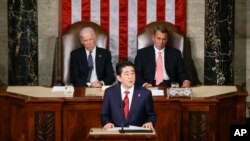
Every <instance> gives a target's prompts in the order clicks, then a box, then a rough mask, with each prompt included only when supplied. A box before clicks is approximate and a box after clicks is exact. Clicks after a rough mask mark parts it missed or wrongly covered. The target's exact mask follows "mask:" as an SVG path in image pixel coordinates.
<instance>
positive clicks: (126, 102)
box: [101, 61, 156, 129]
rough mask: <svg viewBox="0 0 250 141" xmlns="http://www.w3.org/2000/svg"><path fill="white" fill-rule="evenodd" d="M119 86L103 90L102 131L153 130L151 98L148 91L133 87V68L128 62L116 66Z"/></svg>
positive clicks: (154, 116) (153, 119)
mask: <svg viewBox="0 0 250 141" xmlns="http://www.w3.org/2000/svg"><path fill="white" fill-rule="evenodd" d="M116 73H117V80H118V81H119V84H117V85H114V86H112V87H109V88H107V89H106V90H105V93H104V99H103V106H102V111H101V123H102V125H103V128H104V129H109V128H113V127H127V126H129V125H133V126H142V127H144V128H150V129H153V125H155V123H156V114H155V112H154V105H153V98H152V93H151V91H150V90H148V89H146V88H143V87H142V86H135V85H134V84H135V78H136V77H135V75H136V74H135V67H134V64H133V63H131V62H129V61H124V62H120V63H118V64H117V65H116Z"/></svg>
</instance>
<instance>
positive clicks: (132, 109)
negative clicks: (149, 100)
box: [128, 87, 141, 119]
mask: <svg viewBox="0 0 250 141" xmlns="http://www.w3.org/2000/svg"><path fill="white" fill-rule="evenodd" d="M140 97H141V94H140V92H139V90H138V88H137V87H134V93H133V98H132V103H131V107H130V110H129V113H135V112H136V108H137V107H136V103H138V102H139V101H140ZM130 117H131V114H129V118H130ZM129 118H128V119H129Z"/></svg>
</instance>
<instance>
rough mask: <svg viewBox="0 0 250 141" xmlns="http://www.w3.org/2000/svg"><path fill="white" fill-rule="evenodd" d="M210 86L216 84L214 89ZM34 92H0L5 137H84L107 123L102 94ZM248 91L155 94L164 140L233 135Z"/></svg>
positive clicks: (69, 140) (13, 140) (25, 140)
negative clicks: (204, 94) (180, 95)
mask: <svg viewBox="0 0 250 141" xmlns="http://www.w3.org/2000/svg"><path fill="white" fill-rule="evenodd" d="M208 91H210V90H208ZM84 92H85V90H84V88H78V89H76V91H75V96H74V97H73V98H64V97H61V98H60V97H54V98H53V97H33V96H25V95H20V94H15V93H11V92H0V140H1V141H17V140H18V141H37V140H54V141H82V140H84V139H86V137H87V135H88V133H89V130H90V129H91V128H92V127H101V124H100V111H101V106H102V97H95V96H84ZM246 96H247V93H246V91H244V90H241V89H240V88H239V87H238V88H237V91H236V92H231V93H226V94H221V95H216V96H211V97H194V98H192V99H167V97H166V96H161V97H154V106H155V111H156V113H157V124H156V127H155V129H156V133H157V140H158V141H166V140H168V141H196V140H197V141H201V140H207V141H228V140H229V126H230V124H244V123H245V117H246V113H245V111H246Z"/></svg>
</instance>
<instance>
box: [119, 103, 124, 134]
mask: <svg viewBox="0 0 250 141" xmlns="http://www.w3.org/2000/svg"><path fill="white" fill-rule="evenodd" d="M120 107H121V108H122V129H121V130H119V131H120V133H125V131H124V125H123V122H124V107H125V101H123V100H122V103H121V105H120Z"/></svg>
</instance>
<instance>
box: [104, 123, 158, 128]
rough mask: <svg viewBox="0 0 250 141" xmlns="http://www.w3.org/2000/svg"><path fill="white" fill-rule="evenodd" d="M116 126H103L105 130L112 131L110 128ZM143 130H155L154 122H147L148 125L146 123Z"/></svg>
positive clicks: (108, 124) (109, 124) (111, 124)
mask: <svg viewBox="0 0 250 141" xmlns="http://www.w3.org/2000/svg"><path fill="white" fill-rule="evenodd" d="M114 127H115V126H114V124H113V123H107V124H106V125H104V126H103V129H110V128H114ZM142 127H143V128H148V129H151V130H153V129H154V127H153V124H152V122H147V123H144V124H143V125H142Z"/></svg>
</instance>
